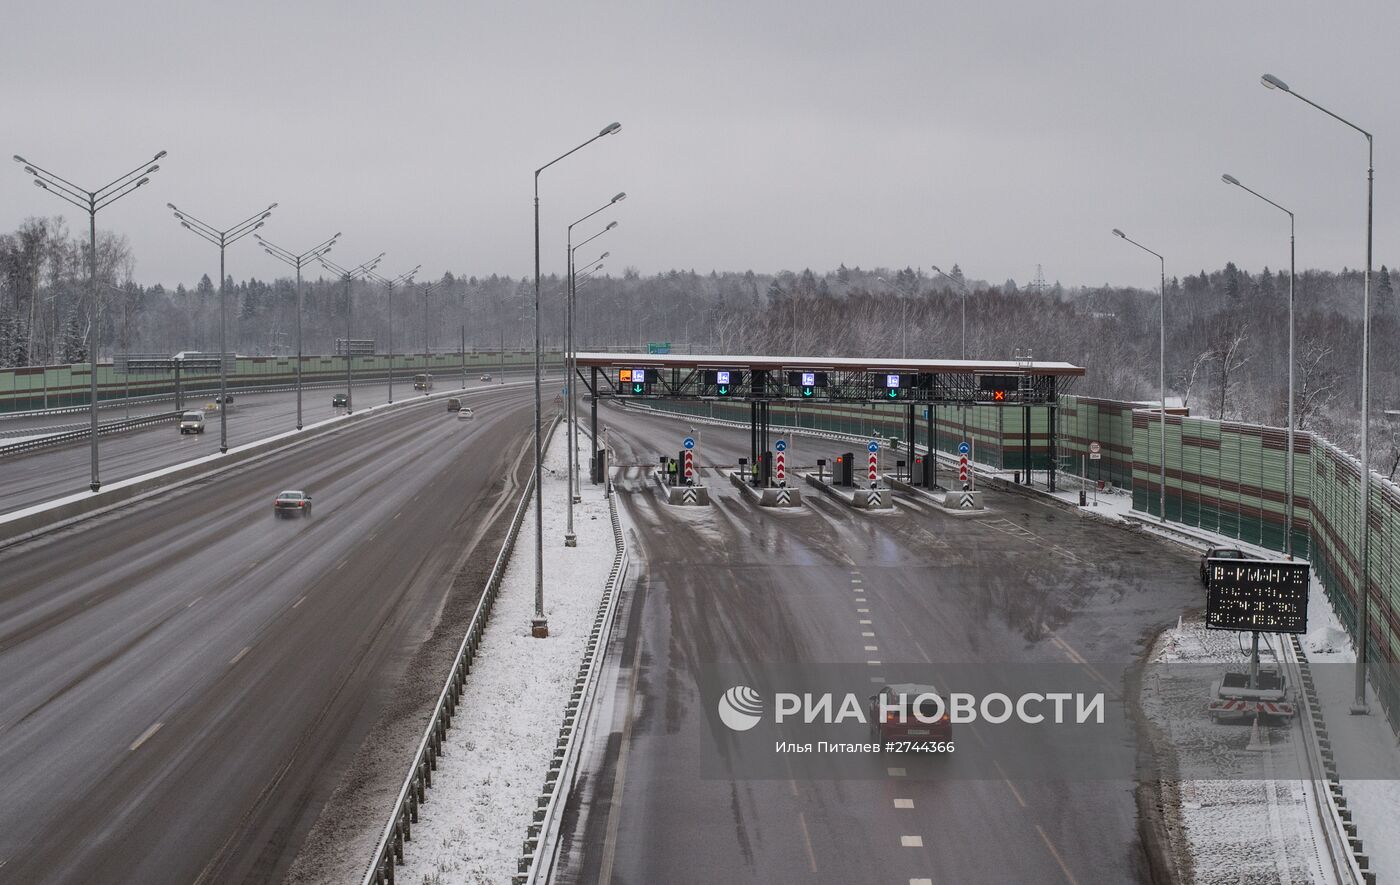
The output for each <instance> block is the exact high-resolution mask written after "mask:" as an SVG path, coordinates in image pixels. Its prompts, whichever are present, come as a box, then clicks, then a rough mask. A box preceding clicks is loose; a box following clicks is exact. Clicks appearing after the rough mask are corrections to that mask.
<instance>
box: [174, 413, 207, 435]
mask: <svg viewBox="0 0 1400 885" xmlns="http://www.w3.org/2000/svg"><path fill="white" fill-rule="evenodd" d="M203 432H204V413H203V412H186V413H184V414H183V415H181V416H180V435H181V436H183V435H185V434H186V433H203Z"/></svg>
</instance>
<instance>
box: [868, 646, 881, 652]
mask: <svg viewBox="0 0 1400 885" xmlns="http://www.w3.org/2000/svg"><path fill="white" fill-rule="evenodd" d="M865 650H866V651H879V650H880V646H878V645H867V646H866V647H865Z"/></svg>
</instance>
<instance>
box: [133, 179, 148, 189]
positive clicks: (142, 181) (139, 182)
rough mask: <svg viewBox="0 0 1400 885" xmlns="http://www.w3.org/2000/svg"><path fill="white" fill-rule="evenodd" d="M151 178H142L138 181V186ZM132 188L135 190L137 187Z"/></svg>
mask: <svg viewBox="0 0 1400 885" xmlns="http://www.w3.org/2000/svg"><path fill="white" fill-rule="evenodd" d="M150 180H151V179H150V178H142V179H141V180H140V181H138V182H136V187H140V186H141V185H143V184H145V183H146V182H148V181H150ZM132 190H135V188H132Z"/></svg>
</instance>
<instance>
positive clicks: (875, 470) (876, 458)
mask: <svg viewBox="0 0 1400 885" xmlns="http://www.w3.org/2000/svg"><path fill="white" fill-rule="evenodd" d="M879 478H880V455H879V454H878V453H877V452H871V453H870V481H871V482H874V481H875V480H877V479H879Z"/></svg>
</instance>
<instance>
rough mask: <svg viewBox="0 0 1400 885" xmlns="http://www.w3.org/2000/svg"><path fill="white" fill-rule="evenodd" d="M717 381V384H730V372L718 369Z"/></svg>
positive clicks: (716, 373)
mask: <svg viewBox="0 0 1400 885" xmlns="http://www.w3.org/2000/svg"><path fill="white" fill-rule="evenodd" d="M715 383H716V384H728V383H729V373H728V372H725V371H723V370H721V371H718V372H715Z"/></svg>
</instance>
